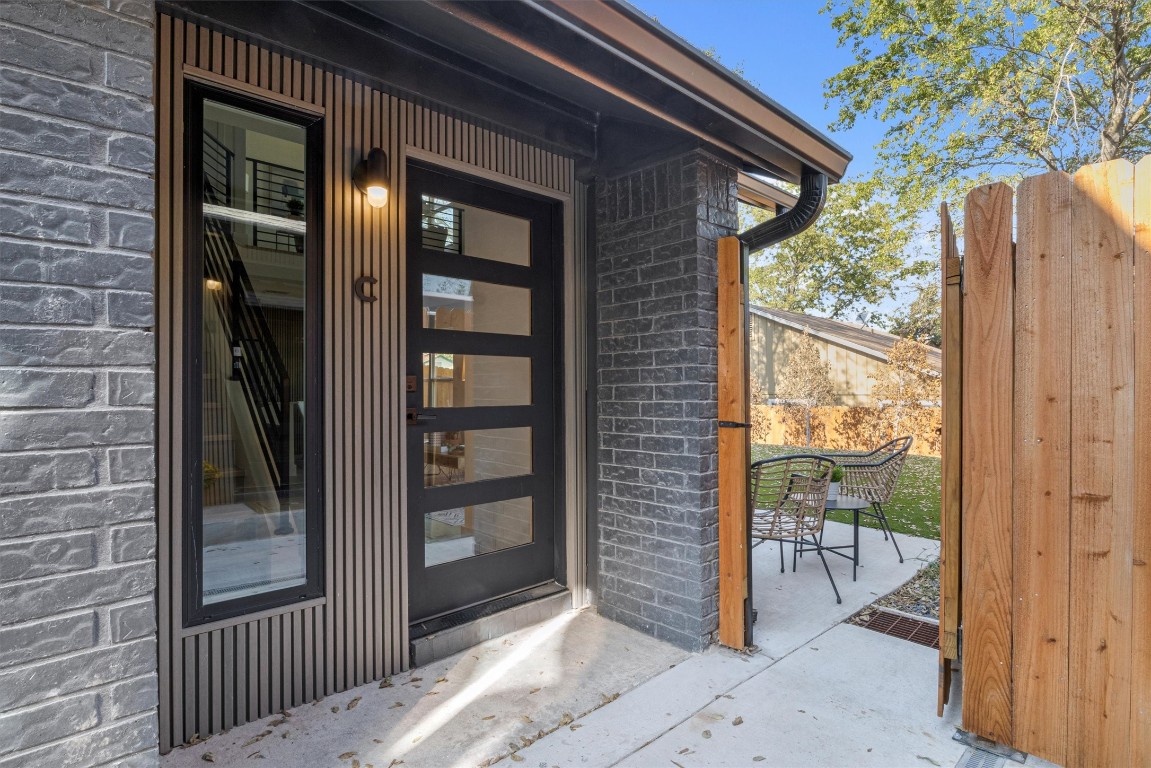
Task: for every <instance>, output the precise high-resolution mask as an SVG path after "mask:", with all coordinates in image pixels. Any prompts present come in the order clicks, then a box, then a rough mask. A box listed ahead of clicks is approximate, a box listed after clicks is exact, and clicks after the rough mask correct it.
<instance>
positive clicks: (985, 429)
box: [962, 184, 1014, 742]
mask: <svg viewBox="0 0 1151 768" xmlns="http://www.w3.org/2000/svg"><path fill="white" fill-rule="evenodd" d="M1011 198H1012V192H1011V188H1010V187H1008V186H1007V185H1005V184H993V185H989V186H983V187H978V188H976V189H975V190H974V191H973V192H971V194H969V195H968V196H967V201H966V207H965V219H964V248H965V254H964V256H965V260H964V272H963V279H964V288H965V295H964V301H963V382H962V386H963V449H962V450H963V578H964V585H963V617H964V630H963V639H964V653H963V656H964V661H963V725H964V727H965V728H967V729H968V730H970V731H973V732H975V733H977V734H979V735H980V736H983V737H984V738H988V739H991V740H992V741H997V742H1006V741H1008V740H1009V739H1010V738H1011V736H1012V727H1011V595H1012V592H1011V498H1012V491H1011V483H1012V464H1011V447H1012V446H1011V405H1012V368H1013V361H1012V353H1013V349H1012V336H1013V333H1014V330H1013V324H1012V304H1013V301H1014V297H1013V291H1012V277H1013V275H1012V242H1011V227H1012V210H1011Z"/></svg>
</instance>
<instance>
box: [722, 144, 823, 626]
mask: <svg viewBox="0 0 1151 768" xmlns="http://www.w3.org/2000/svg"><path fill="white" fill-rule="evenodd" d="M826 202H827V174H825V173H820V172H819V171H816V170H813V169H812V168H809V167H808V166H806V165H805V166H804V167H803V175H802V176H801V177H800V182H799V200H798V201H797V202H796V204H795V207H794V208H791V209H789V210H786V211H784V212H783V213H781V214H779V215H777V216H776V217H775V218H773V219H768V220H767V221H765V222H763V223H762V224H757V225H755V226H754V227H752V228H751V229H749V230H747V231H746V232H741V233H739V234H738V235H736V237H738V238H739V243H740V246H741V248H740V257H739V262H740V263H739V270H740V278H741V281H742V283H743V327H744V328H745V329H747V330H746V331H745V332H744V335H743V359H744V360H746V361H748V363H749V365H748V366H747V370H748V372H749V373H750V371H751V366H750V362H751V311H750V307H751V301H750V298H749V297H748V285H749V281H748V258H749V257H750V256H751V254H753V253H755V252H756V251H761V250H763V249H764V248H767V247H768V246H770V245H775V244H776V243H779V242H782V241H784V240H786V239H787V238H789V237H795V236H796V235H798V234H799V233H800V232H802V231H803V230H805V229H807V228H808V227H810V226H811V225H812V224H813V223H814V222H815V220H816V219H817V218H818V217H819V214H820V211H822V210H823V206H824V204H825V203H826ZM743 402H744V403H745V409H744V413H745V414H747V415H746V418H747V419H748V422H749V426H748V427H746V428H745V429H744V434H745V436H746V437H745V439H746V440H747V456H748V457H749V458H750V457H751V429H750V421H751V376H750V375H748V376H746V377H744V380H743ZM747 482H748V488H747V493H746V498H747V529H748V530H749V531H750V530H751V528H752V504H753V502H754V499H752V497H751V477H750V475H749V476H748V478H747ZM747 575H748V578H747V597H746V598H745V599H744V603H743V628H744V629H743V632H744V644H745V645H747V646H749V647H750V646H751V645H752V644H753V643H752V625H753V624H754V623H755V611H754V609H753V608H752V581H753V579H752V578H751V547H750V546H749V547H747Z"/></svg>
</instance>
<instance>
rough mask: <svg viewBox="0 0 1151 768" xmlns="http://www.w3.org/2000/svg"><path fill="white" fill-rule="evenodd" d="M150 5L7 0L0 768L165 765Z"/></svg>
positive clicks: (2, 87) (1, 31)
mask: <svg viewBox="0 0 1151 768" xmlns="http://www.w3.org/2000/svg"><path fill="white" fill-rule="evenodd" d="M153 13H154V9H153V5H152V3H151V2H150V1H144V0H107V1H106V2H72V0H68V1H67V2H65V0H43V1H37V0H24V1H23V2H15V1H14V0H4V2H3V3H0V606H2V608H3V610H2V611H0V768H8V767H9V766H13V767H14V766H32V765H59V766H64V765H70V766H72V765H74V766H81V765H85V766H87V765H105V764H107V765H111V764H115V765H120V766H144V765H158V764H159V753H158V750H157V745H158V742H157V725H156V708H157V702H158V699H157V685H156V637H155V635H156V621H155V607H154V606H155V596H154V590H155V582H156V525H155V498H154V497H155V494H154V491H153V482H154V480H153V478H154V475H155V472H154V464H155V462H154V455H155V449H154V447H153V436H154V431H155V422H156V417H155V412H154V410H153V389H154V386H155V385H154V374H153V360H154V356H155V355H154V347H155V340H154V337H153V335H152V329H151V326H152V297H153V273H152V255H151V253H152V242H153V239H154V236H153V232H154V228H155V225H154V223H153V218H152V208H153V205H154V198H155V179H154V169H155V164H156V160H155V145H154V142H153V125H154V115H153V110H152V58H153V48H154V45H155V40H154V35H153Z"/></svg>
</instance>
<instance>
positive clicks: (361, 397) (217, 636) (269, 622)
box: [157, 15, 574, 752]
mask: <svg viewBox="0 0 1151 768" xmlns="http://www.w3.org/2000/svg"><path fill="white" fill-rule="evenodd" d="M157 29H158V33H157V34H158V40H159V55H158V61H157V103H158V104H159V105H160V106H159V109H158V134H157V139H158V149H157V153H158V162H159V167H158V170H157V178H158V187H159V191H158V199H157V202H158V207H157V222H158V227H159V234H158V237H157V302H158V304H157V305H158V308H159V311H158V313H157V333H158V334H159V338H160V339H161V340H162V343H161V344H159V355H158V361H157V371H158V381H159V397H158V405H157V407H158V416H157V425H158V432H157V434H158V440H159V454H160V462H159V467H158V469H157V476H158V484H157V494H158V501H157V503H158V506H159V518H160V525H159V531H160V546H159V560H160V569H161V589H160V596H159V613H158V615H159V619H160V650H159V665H160V689H161V690H160V697H161V715H160V731H161V750H162V751H164V752H167V751H169V750H170V749H171V748H172V747H174V746H177V745H179V744H181V743H184V742H186V741H187V740H189V739H190V738H192V737H193V736H194V735H197V734H198V735H200V736H201V737H203V736H206V735H208V734H209V733H212V732H215V731H218V730H220V729H222V728H227V727H231V726H233V725H238V724H242V723H244V722H249V721H251V720H254V719H258V718H261V717H264V716H267V715H269V714H271V713H273V712H274V711H277V710H278V709H279V708H283V707H285V706H297V705H298V704H299V703H302V702H306V701H314V700H315V699H316V698H318V697H321V696H324V695H327V694H331V693H335V692H337V691H340V690H344V689H345V688H347V687H350V686H352V685H355V684H359V683H363V682H367V681H369V680H374V679H378V678H381V677H383V676H385V675H389V674H394V673H395V672H398V671H400V670H402V669H405V668H406V667H407V665H408V645H407V606H406V589H407V587H406V578H407V561H406V553H405V550H404V547H405V542H406V536H407V533H406V530H407V529H406V523H405V520H404V515H403V510H404V508H405V507H404V505H405V501H406V497H405V489H404V488H403V485H402V482H403V478H404V477H405V474H404V470H403V463H404V456H403V451H402V449H401V448H400V447H399V446H402V444H403V434H404V430H405V426H404V422H403V394H402V389H401V388H402V385H403V376H404V373H405V371H404V370H403V361H404V359H405V358H404V334H403V318H404V301H405V297H404V295H403V292H402V290H403V286H404V284H405V283H404V279H405V277H404V259H403V258H401V257H400V254H403V253H404V250H403V243H402V240H401V230H400V223H401V221H403V218H402V217H403V215H404V214H403V207H404V202H403V201H404V195H403V194H400V193H399V192H398V191H394V192H393V194H392V202H391V203H390V204H389V205H388V206H387V207H386V208H385V209H383V210H382V211H376V210H375V209H371V208H369V207H368V206H366V205H365V204H364V201H363V200H362V198H361V197H360V196H359V195H358V193H356V192H355V190H354V188H353V187H352V185H351V183H350V177H351V171H352V167H353V166H354V164H355V162H357V161H358V159H359V158H361V157H363V156H364V155H365V154H366V153H367V151H368V150H369V149H370V148H371V147H373V146H380V147H384V148H385V149H386V150H387V152H388V155H389V157H390V158H391V162H392V178H393V183H394V185H395V189H396V190H402V189H403V180H404V173H403V162H402V158H403V155H404V151H405V148H407V147H416V148H419V149H424V150H431V151H438V152H439V153H440V154H445V153H449V154H445V156H446V157H451V158H452V159H455V160H458V161H461V162H470V163H474V164H475V165H476V166H477V169H481V170H486V171H493V172H494V171H499V170H501V169H504V168H505V167H507V163H508V160H509V156H510V155H511V154H513V153H518V154H521V155H522V156H523V157H529V156H530V157H533V158H535V160H533V161H531V162H528V161H526V160H525V161H522V162H519V163H518V167H521V168H522V170H523V174H522V176H521V177H520V179H519V180H520V181H523V182H527V183H531V184H539V185H544V186H547V187H549V188H550V189H554V190H556V191H558V192H565V193H566V192H570V190H571V189H572V175H573V173H574V166H573V164H572V161H571V160H570V159H568V158H564V157H560V156H558V155H554V154H552V153H548V152H545V151H543V150H538V149H535V148H532V149H527V148H524V147H523V146H522V145H521V143H520V142H516V141H512V140H505V139H503V138H501V137H498V136H497V135H496V134H495V133H493V132H492V131H490V130H488V129H485V128H480V127H478V126H475V125H471V124H468V123H465V122H464V121H461V120H459V119H458V118H455V117H451V118H448V117H446V116H443V115H439V114H437V113H434V112H432V111H430V110H428V109H426V108H423V107H418V106H415V105H413V104H410V103H408V102H405V101H402V100H400V99H397V98H395V97H391V96H388V95H385V94H383V93H381V92H379V91H376V90H374V89H372V88H370V87H369V86H367V85H365V84H363V83H359V82H357V81H355V80H353V79H350V78H348V77H347V76H345V75H344V74H341V73H337V72H333V71H326V70H323V69H320V68H317V67H315V66H313V65H311V64H307V63H304V62H303V61H302V60H300V59H298V58H296V57H293V56H290V55H286V54H284V53H282V52H280V53H272V52H270V51H268V50H265V49H262V48H260V47H259V46H257V45H253V44H249V43H248V42H247V41H245V40H238V39H236V38H235V37H233V36H231V35H227V34H223V33H221V32H215V31H209V30H201V29H199V28H198V27H197V26H196V25H194V24H190V23H186V22H184V21H181V20H175V19H172V18H170V17H168V16H165V15H161V16H160V20H159V23H158V27H157ZM185 65H192V66H197V67H200V68H202V69H204V70H207V71H210V72H212V73H215V74H216V75H217V76H218V77H217V81H215V82H220V80H219V78H225V77H226V78H232V79H234V80H235V81H236V83H237V89H238V90H243V88H240V86H239V84H243V86H244V88H248V90H247V91H245V92H249V93H250V92H251V90H250V87H251V86H254V87H259V88H262V89H263V91H261V95H263V96H265V97H267V98H273V99H276V98H280V99H282V100H284V103H285V104H286V105H287V106H293V103H292V102H293V101H295V102H296V103H295V104H294V106H296V107H297V108H300V107H301V102H304V103H306V104H308V105H311V106H312V108H319V109H321V110H322V111H323V114H324V117H325V120H326V130H325V141H324V149H323V152H324V178H323V188H324V198H325V205H324V212H325V214H324V216H325V217H324V221H323V228H324V233H323V249H324V255H323V258H324V263H325V268H324V272H325V286H324V300H323V325H324V328H323V332H322V339H323V346H324V374H323V382H324V391H325V398H324V421H325V431H324V455H325V465H324V470H323V483H324V499H325V515H326V522H325V531H326V536H325V546H326V554H325V582H326V599H327V604H326V605H318V606H313V607H305V608H300V609H296V610H292V611H288V612H286V613H283V614H281V615H274V616H269V617H264V618H259V619H254V620H245V619H243V618H241V619H237V620H236V621H235V622H233V623H232V624H231V625H230V626H213V627H212V628H211V629H206V630H204V631H202V632H198V633H194V634H190V635H187V636H185V635H186V634H187V633H186V632H185V630H184V629H183V617H182V615H181V608H182V606H181V600H182V597H181V592H180V589H181V575H182V565H181V562H180V542H181V538H180V530H181V525H182V522H181V520H182V510H181V507H180V504H181V498H182V497H181V493H182V489H181V487H180V486H179V478H180V476H181V471H180V467H181V463H182V461H183V459H182V456H181V454H180V445H181V440H182V439H183V436H182V433H181V414H182V412H183V411H182V408H183V404H182V400H181V387H180V386H179V382H181V381H182V380H183V368H182V348H181V346H180V344H181V339H182V328H181V326H182V317H183V313H184V309H183V301H182V297H181V290H182V288H181V286H182V285H183V278H182V275H183V269H184V267H183V252H182V240H181V238H182V233H183V231H184V224H183V201H182V198H181V194H180V190H181V188H182V187H181V185H182V178H181V177H180V168H181V164H182V161H183V156H184V148H183V140H182V135H183V134H182V131H183V114H182V106H183V74H182V73H183V68H184V66H185ZM497 144H498V145H499V146H500V147H501V151H500V152H499V153H496V152H495V151H493V150H494V148H495V147H496V146H497ZM485 148H486V149H485ZM553 168H554V169H556V170H554V171H553V170H551V169H553ZM360 274H370V275H372V276H374V277H376V278H377V279H378V280H379V281H380V282H379V283H378V284H377V285H376V286H374V291H375V294H376V295H377V296H379V300H378V301H376V302H373V303H370V304H363V303H360V302H356V301H353V300H352V298H351V294H350V285H351V283H352V281H353V280H354V279H355V277H357V276H359V275H360Z"/></svg>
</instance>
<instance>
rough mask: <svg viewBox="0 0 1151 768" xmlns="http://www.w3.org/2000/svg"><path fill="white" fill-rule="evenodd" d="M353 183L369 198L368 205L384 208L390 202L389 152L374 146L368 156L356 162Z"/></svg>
mask: <svg viewBox="0 0 1151 768" xmlns="http://www.w3.org/2000/svg"><path fill="white" fill-rule="evenodd" d="M352 183H353V184H355V185H356V189H358V190H360V191H361V192H363V193H364V195H366V196H367V198H368V205H370V206H372V207H373V208H383V207H384V206H385V205H387V204H388V186H389V183H390V176H389V174H388V154H387V153H386V152H384V150H382V149H380V148H379V147H374V148H373V149H372V151H371V152H369V153H368V156H367V157H365V158H364V159H363V160H361V161H360V162H359V163H357V164H356V169H355V170H354V171H352Z"/></svg>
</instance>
